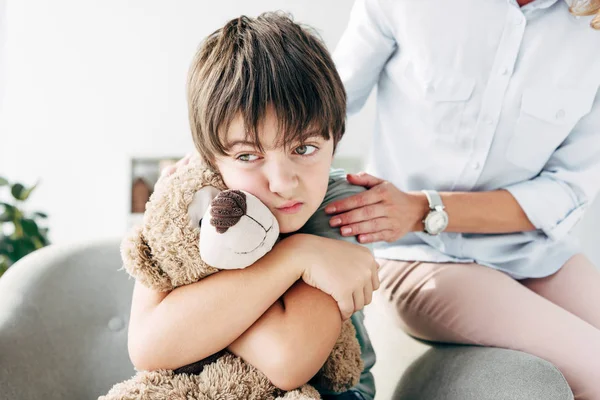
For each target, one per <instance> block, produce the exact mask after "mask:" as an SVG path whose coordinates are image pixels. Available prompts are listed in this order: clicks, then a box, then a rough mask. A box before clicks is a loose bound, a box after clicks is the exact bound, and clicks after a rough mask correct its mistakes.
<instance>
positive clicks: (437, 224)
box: [425, 211, 448, 234]
mask: <svg viewBox="0 0 600 400" xmlns="http://www.w3.org/2000/svg"><path fill="white" fill-rule="evenodd" d="M425 224H426V226H427V231H428V232H429V233H432V234H437V233H440V232H442V231H443V230H444V229H446V226H448V216H447V215H446V213H445V212H440V211H432V212H431V213H430V214H429V215H428V216H427V219H426V220H425Z"/></svg>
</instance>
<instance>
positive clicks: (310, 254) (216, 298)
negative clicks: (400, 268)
mask: <svg viewBox="0 0 600 400" xmlns="http://www.w3.org/2000/svg"><path fill="white" fill-rule="evenodd" d="M299 278H302V279H303V280H304V281H305V282H307V283H308V284H309V285H311V286H314V287H317V288H318V289H320V290H321V291H323V292H325V293H329V294H330V295H331V296H332V297H333V298H334V299H335V300H336V301H337V304H338V307H339V308H340V309H343V310H345V311H343V316H344V317H349V316H350V315H351V314H352V313H353V312H354V311H355V308H356V309H361V308H362V307H363V305H364V296H365V295H364V293H367V294H368V295H369V296H370V293H371V292H372V290H373V288H377V286H378V285H379V281H378V278H377V264H376V262H375V260H374V258H373V256H372V254H371V253H370V252H369V251H368V250H366V249H364V248H362V247H361V246H357V245H353V244H351V243H345V242H342V241H337V240H333V239H327V238H319V237H316V236H312V235H302V234H297V235H293V236H291V237H289V238H286V239H284V240H282V241H281V242H280V243H278V244H277V245H276V246H275V247H274V248H273V250H271V251H270V252H269V253H268V254H267V255H265V256H264V257H263V258H261V259H260V260H258V261H257V262H256V263H255V264H253V265H252V266H251V267H248V268H246V269H242V270H231V271H221V272H219V273H217V274H214V275H211V276H209V277H207V278H205V279H203V280H201V281H199V282H196V283H194V284H191V285H186V286H182V287H179V288H177V289H175V290H173V291H172V292H170V293H168V294H166V295H165V294H160V293H156V292H154V291H151V290H149V289H146V288H144V287H143V286H141V285H138V284H136V288H135V290H134V296H133V302H132V309H131V319H130V328H129V353H130V357H131V360H132V362H133V364H134V365H135V367H136V368H137V369H160V368H165V369H175V368H178V367H181V366H184V365H187V364H189V363H192V362H195V361H198V360H201V359H204V358H206V357H208V356H209V355H211V354H214V353H215V352H217V351H220V350H222V349H224V348H226V347H227V346H229V345H230V344H231V343H232V342H233V341H235V340H236V339H237V338H238V337H240V336H241V335H242V333H244V331H246V330H247V329H248V328H250V326H251V325H252V324H254V322H256V321H257V320H258V319H259V318H260V316H261V315H262V314H263V313H264V312H265V311H267V309H269V307H271V305H272V304H273V303H275V302H276V301H277V299H278V298H279V297H281V296H282V295H283V293H285V292H286V291H287V290H288V289H289V288H290V287H291V286H292V285H293V284H294V283H295V282H296V281H297V280H298V279H299ZM354 299H357V300H354ZM361 299H362V300H361ZM338 318H339V310H338Z"/></svg>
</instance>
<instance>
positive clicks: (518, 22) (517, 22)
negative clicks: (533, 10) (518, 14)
mask: <svg viewBox="0 0 600 400" xmlns="http://www.w3.org/2000/svg"><path fill="white" fill-rule="evenodd" d="M514 24H515V26H520V25H521V24H523V19H522V18H519V19H516V20H515V22H514Z"/></svg>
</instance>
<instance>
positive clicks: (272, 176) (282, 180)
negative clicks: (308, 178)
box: [267, 164, 298, 197]
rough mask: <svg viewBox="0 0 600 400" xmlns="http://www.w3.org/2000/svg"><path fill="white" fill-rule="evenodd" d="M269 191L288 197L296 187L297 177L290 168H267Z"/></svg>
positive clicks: (279, 166) (273, 166) (279, 165)
mask: <svg viewBox="0 0 600 400" xmlns="http://www.w3.org/2000/svg"><path fill="white" fill-rule="evenodd" d="M267 177H268V180H269V190H270V191H271V192H272V193H278V194H280V195H281V196H282V197H288V195H291V194H293V193H292V192H293V191H294V189H295V188H296V186H297V185H298V176H297V174H296V172H295V170H294V168H293V167H292V166H288V165H282V164H277V165H275V164H273V165H270V166H268V167H267Z"/></svg>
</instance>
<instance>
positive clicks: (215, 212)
mask: <svg viewBox="0 0 600 400" xmlns="http://www.w3.org/2000/svg"><path fill="white" fill-rule="evenodd" d="M246 211H247V202H246V194H245V193H243V192H241V191H239V190H225V191H223V192H220V193H219V194H218V195H217V197H215V198H214V199H213V200H212V203H211V210H210V217H211V218H210V224H211V225H212V226H214V227H215V228H216V230H217V232H219V233H225V232H227V229H229V228H231V227H232V226H235V224H237V223H238V222H239V221H240V219H241V218H242V217H243V216H244V215H246Z"/></svg>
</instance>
